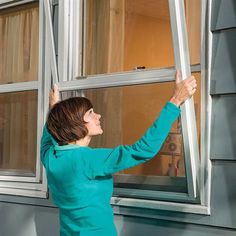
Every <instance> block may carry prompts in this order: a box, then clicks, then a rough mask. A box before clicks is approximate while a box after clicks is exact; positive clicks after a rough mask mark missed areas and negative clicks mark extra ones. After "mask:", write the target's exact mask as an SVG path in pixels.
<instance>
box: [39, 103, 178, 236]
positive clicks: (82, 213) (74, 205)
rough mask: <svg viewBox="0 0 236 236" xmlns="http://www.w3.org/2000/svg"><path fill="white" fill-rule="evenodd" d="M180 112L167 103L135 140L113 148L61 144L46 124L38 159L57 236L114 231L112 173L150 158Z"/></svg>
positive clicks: (110, 233) (88, 235) (109, 235)
mask: <svg viewBox="0 0 236 236" xmlns="http://www.w3.org/2000/svg"><path fill="white" fill-rule="evenodd" d="M179 114H180V109H179V108H177V107H176V106H175V105H174V104H172V103H170V102H168V103H167V104H166V105H165V107H164V108H163V109H162V111H161V113H160V115H159V117H158V119H156V120H155V122H154V123H153V125H152V126H151V127H150V128H149V129H148V130H147V131H146V133H145V134H144V135H143V136H142V137H141V138H140V139H139V140H138V141H137V142H136V143H134V144H133V145H129V146H128V145H122V146H118V147H116V148H113V149H112V148H90V147H82V146H78V145H71V144H69V145H64V146H59V145H58V144H57V143H56V142H55V140H54V139H53V138H52V136H51V135H50V134H49V132H48V130H47V128H46V126H45V128H44V131H43V136H42V139H41V161H42V163H43V165H44V167H45V169H46V174H47V179H48V187H49V190H50V192H51V195H52V200H53V202H54V203H55V205H56V206H58V208H59V218H60V235H61V236H69V235H70V236H73V235H80V236H98V235H102V236H116V235H117V233H116V229H115V225H114V220H113V212H112V208H111V205H110V199H111V197H112V191H113V180H112V174H113V173H116V172H119V171H121V170H124V169H127V168H130V167H133V166H136V165H138V164H140V163H143V162H145V161H147V160H150V159H151V158H152V157H154V156H155V155H156V153H157V152H158V151H159V150H160V148H161V146H162V143H163V142H164V140H165V139H166V137H167V135H168V133H169V131H170V129H171V126H172V124H173V122H174V121H175V120H176V119H177V117H178V116H179Z"/></svg>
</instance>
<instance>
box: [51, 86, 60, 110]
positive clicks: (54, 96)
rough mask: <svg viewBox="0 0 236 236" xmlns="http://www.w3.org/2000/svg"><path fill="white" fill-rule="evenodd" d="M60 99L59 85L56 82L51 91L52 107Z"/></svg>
mask: <svg viewBox="0 0 236 236" xmlns="http://www.w3.org/2000/svg"><path fill="white" fill-rule="evenodd" d="M59 101H60V95H59V90H58V86H57V85H56V84H54V85H53V88H52V89H51V91H50V93H49V105H50V108H52V107H53V106H54V105H55V104H56V103H58V102H59Z"/></svg>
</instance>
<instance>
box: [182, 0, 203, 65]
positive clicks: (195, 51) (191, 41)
mask: <svg viewBox="0 0 236 236" xmlns="http://www.w3.org/2000/svg"><path fill="white" fill-rule="evenodd" d="M185 13H186V23H187V33H188V45H189V55H190V63H191V64H198V63H200V51H201V0H195V1H192V0H185Z"/></svg>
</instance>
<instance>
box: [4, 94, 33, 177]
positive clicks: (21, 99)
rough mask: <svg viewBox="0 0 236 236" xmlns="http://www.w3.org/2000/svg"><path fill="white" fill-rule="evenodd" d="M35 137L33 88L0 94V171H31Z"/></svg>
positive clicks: (13, 172) (30, 173)
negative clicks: (31, 89)
mask: <svg viewBox="0 0 236 236" xmlns="http://www.w3.org/2000/svg"><path fill="white" fill-rule="evenodd" d="M36 140H37V91H27V92H14V93H4V94H0V170H1V172H0V173H1V175H2V174H6V175H7V174H8V173H9V174H10V175H14V174H16V175H33V174H34V172H35V166H36Z"/></svg>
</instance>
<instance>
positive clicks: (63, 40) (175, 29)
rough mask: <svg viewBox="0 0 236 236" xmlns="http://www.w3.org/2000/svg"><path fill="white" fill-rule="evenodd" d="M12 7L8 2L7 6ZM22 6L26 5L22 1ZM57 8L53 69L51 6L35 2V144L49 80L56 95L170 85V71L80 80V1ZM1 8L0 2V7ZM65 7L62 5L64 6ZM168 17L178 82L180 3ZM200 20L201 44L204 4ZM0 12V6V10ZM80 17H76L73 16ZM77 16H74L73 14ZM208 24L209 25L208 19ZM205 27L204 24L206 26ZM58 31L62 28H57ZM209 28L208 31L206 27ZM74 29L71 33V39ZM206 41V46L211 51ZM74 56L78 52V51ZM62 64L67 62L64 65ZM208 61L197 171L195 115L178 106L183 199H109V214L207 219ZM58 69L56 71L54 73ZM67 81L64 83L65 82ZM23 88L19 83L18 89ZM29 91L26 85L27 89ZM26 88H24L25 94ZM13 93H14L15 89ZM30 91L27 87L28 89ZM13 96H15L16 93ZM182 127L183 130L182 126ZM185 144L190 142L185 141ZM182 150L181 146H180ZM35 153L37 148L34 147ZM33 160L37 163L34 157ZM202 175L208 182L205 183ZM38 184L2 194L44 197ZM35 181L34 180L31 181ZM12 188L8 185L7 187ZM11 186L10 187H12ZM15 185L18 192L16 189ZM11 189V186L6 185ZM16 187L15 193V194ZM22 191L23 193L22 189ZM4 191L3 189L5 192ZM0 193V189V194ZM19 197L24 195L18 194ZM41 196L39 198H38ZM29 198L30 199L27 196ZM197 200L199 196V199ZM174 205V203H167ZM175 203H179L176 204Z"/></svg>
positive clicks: (184, 61)
mask: <svg viewBox="0 0 236 236" xmlns="http://www.w3.org/2000/svg"><path fill="white" fill-rule="evenodd" d="M9 2H11V1H9ZM22 2H25V1H22ZM58 3H59V21H60V22H64V24H63V26H62V27H61V29H60V30H59V35H58V38H59V42H58V44H59V46H58V48H59V51H58V64H59V65H60V66H59V67H57V64H56V55H55V46H54V35H53V30H52V14H51V13H52V5H51V1H50V0H42V1H40V25H41V27H40V66H39V81H38V82H37V83H36V84H37V85H36V84H35V85H34V86H35V88H36V89H38V91H41V95H38V96H39V97H40V98H39V101H40V102H39V106H38V116H39V117H41V118H40V121H39V123H38V141H37V143H38V144H39V140H40V139H39V137H41V134H42V129H43V123H44V122H45V121H46V114H47V111H48V94H49V90H50V87H51V80H52V81H53V83H55V82H56V83H58V85H59V90H60V91H61V92H62V91H71V90H83V89H93V88H109V87H116V86H125V85H136V84H146V83H159V82H169V81H174V74H175V68H163V69H159V70H147V71H136V72H126V73H114V74H107V75H92V76H88V77H83V76H81V68H82V35H81V32H82V6H83V0H70V1H65V0H60V1H58ZM0 4H1V2H0ZM66 4H67V5H66ZM169 5H170V14H171V25H172V33H173V41H174V42H175V43H174V52H175V63H176V67H178V68H181V70H182V74H183V77H186V76H187V75H189V74H190V67H189V59H188V48H187V41H186V28H185V19H184V11H183V9H184V8H183V7H184V5H183V0H170V1H169ZM202 5H203V6H202V9H203V13H204V16H203V19H202V22H203V23H202V27H203V25H204V30H202V32H203V33H202V39H203V37H205V36H204V35H205V33H204V32H205V30H206V31H207V30H209V28H207V29H205V18H206V16H205V11H206V5H207V3H205V2H204V1H203V3H202ZM0 7H1V5H0ZM78 12H79V14H78ZM76 13H77V14H76ZM208 21H209V19H208ZM208 24H209V23H208ZM60 26H61V23H60ZM207 27H209V25H208V26H207ZM71 29H73V30H72V31H73V33H71ZM210 43H211V41H210V39H209V40H208V44H209V45H210ZM73 48H78V49H79V53H75V51H73ZM206 50H207V49H206V48H205V47H202V52H201V54H202V55H205V53H206ZM77 52H78V50H77ZM65 58H66V60H65ZM209 63H210V62H209V60H206V59H205V58H203V59H201V69H200V71H201V77H202V78H203V80H202V83H201V84H202V92H201V95H202V102H201V103H202V104H201V118H202V120H203V122H202V124H201V147H202V148H201V164H200V165H199V153H198V149H196V147H197V146H198V144H197V143H196V140H197V139H196V132H195V130H196V127H195V123H196V122H195V115H194V113H192V111H193V101H191V100H190V101H189V102H188V103H187V104H186V105H184V106H182V108H181V109H182V116H183V119H184V122H183V126H185V129H184V136H185V138H184V142H185V143H187V147H188V148H187V149H186V150H185V155H186V158H187V159H188V165H187V166H186V168H187V169H188V174H187V175H188V176H187V180H188V187H189V191H188V193H187V194H181V193H176V194H173V193H168V192H158V191H155V192H156V194H162V197H163V199H165V201H157V200H147V199H136V198H132V197H130V198H125V197H113V198H112V201H111V203H112V205H113V206H114V212H115V213H116V212H118V213H119V206H126V207H139V208H147V209H161V210H170V211H180V212H190V213H198V214H210V208H209V206H210V162H209V140H210V139H209V134H210V123H209V122H210V121H209V120H210V119H209V117H210V101H209V100H210V99H209V96H208V95H206V94H208V93H207V92H208V89H209V84H208V83H207V82H206V81H205V77H209V73H208V72H206V71H205V68H206V66H208V64H209ZM58 68H59V69H58ZM192 71H199V68H198V69H196V67H192ZM65 78H67V79H65ZM21 85H22V83H21ZM27 86H28V87H30V86H31V85H30V84H27ZM28 87H27V88H28ZM2 88H3V89H5V90H4V91H6V90H7V89H10V90H11V91H12V90H13V87H5V88H4V87H2ZM15 89H17V88H15ZM30 89H31V87H30ZM17 91H18V90H17ZM185 122H186V123H187V125H186V123H185ZM189 139H191V140H190V141H189ZM185 148H186V144H185ZM37 149H39V145H38V147H37ZM37 158H38V157H37ZM206 171H208V176H207V177H206V174H205V173H206ZM39 176H40V177H39V178H38V179H37V180H40V182H39V183H37V184H36V182H35V183H26V182H23V181H22V182H18V183H17V184H16V183H15V187H16V188H15V189H14V186H13V185H12V187H10V188H8V189H7V191H8V192H7V194H14V195H24V194H25V192H24V190H25V189H30V190H29V191H31V192H30V194H31V196H46V195H47V194H46V192H47V182H46V175H45V170H44V169H43V171H42V172H40V174H39ZM35 180H36V179H35ZM8 182H9V184H11V181H8ZM12 183H14V182H13V181H12ZM16 185H17V186H16ZM9 186H10V185H9ZM17 187H18V188H17ZM21 187H22V188H21ZM4 189H5V187H4ZM0 190H2V188H0ZM22 191H23V192H22ZM39 192H43V194H42V193H41V195H40V194H39ZM30 194H29V196H30ZM199 195H200V196H199ZM198 196H199V198H200V202H199V203H198V204H189V203H188V204H187V203H184V201H188V200H191V199H192V200H194V199H196V197H198ZM170 201H175V202H170ZM178 201H180V202H178ZM181 202H182V203H181Z"/></svg>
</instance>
